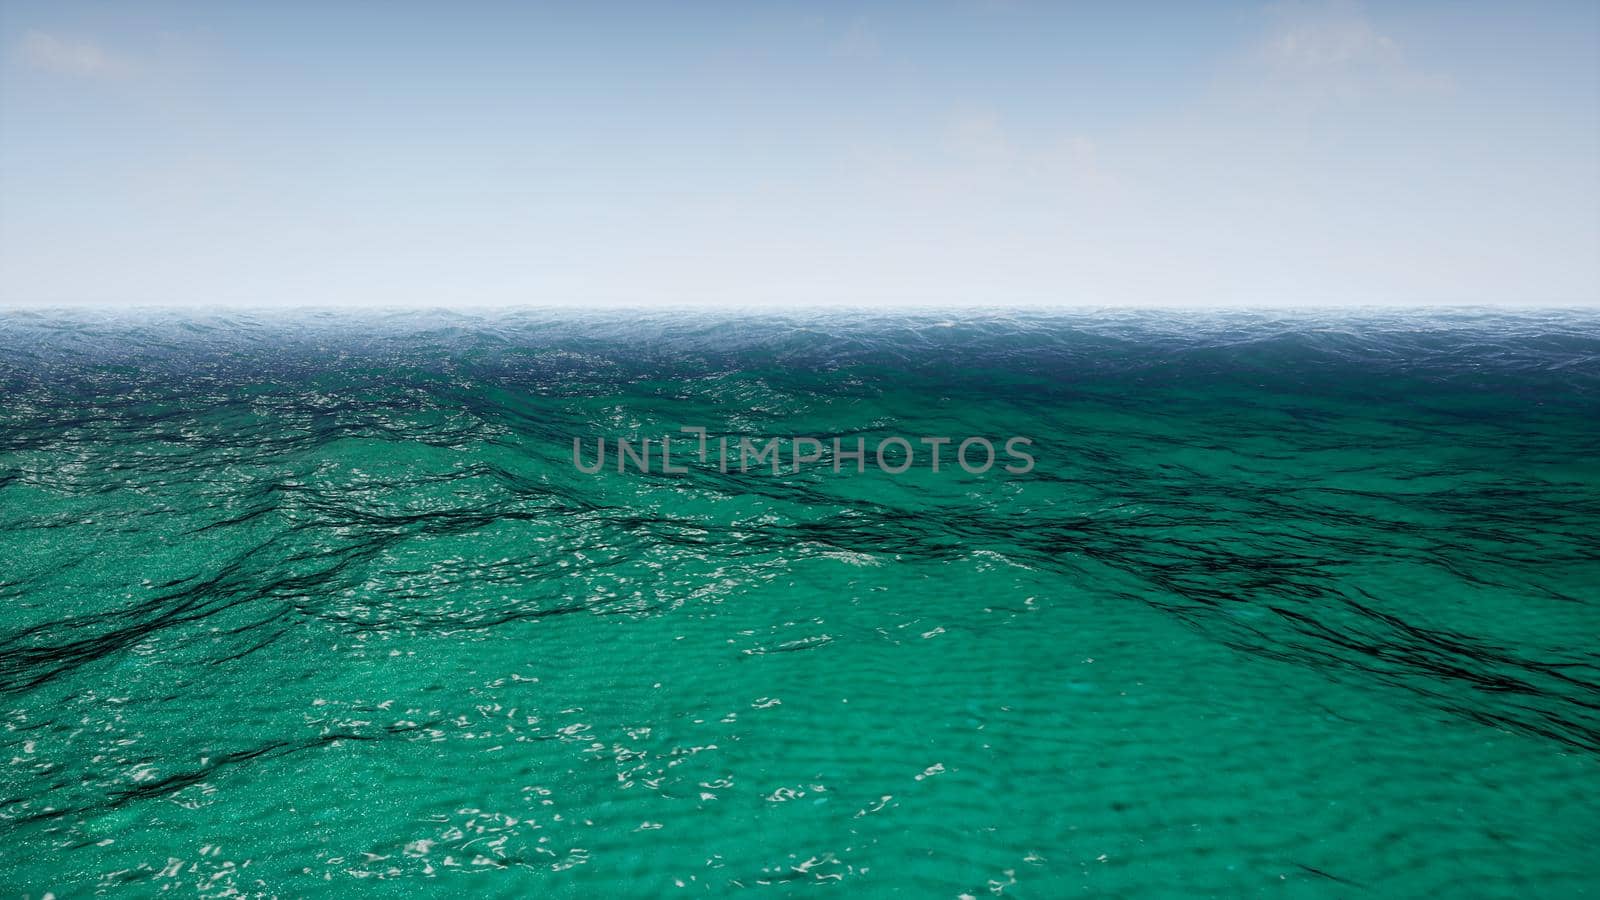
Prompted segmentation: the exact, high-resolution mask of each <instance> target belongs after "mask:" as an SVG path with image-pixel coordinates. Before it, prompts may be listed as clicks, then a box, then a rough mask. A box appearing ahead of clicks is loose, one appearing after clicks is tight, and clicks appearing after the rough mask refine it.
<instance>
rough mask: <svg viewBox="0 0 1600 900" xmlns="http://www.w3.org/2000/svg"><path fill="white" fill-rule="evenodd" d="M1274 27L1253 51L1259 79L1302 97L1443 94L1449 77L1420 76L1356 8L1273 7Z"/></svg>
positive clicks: (1336, 5) (1344, 5)
mask: <svg viewBox="0 0 1600 900" xmlns="http://www.w3.org/2000/svg"><path fill="white" fill-rule="evenodd" d="M1272 12H1273V13H1274V16H1275V18H1276V22H1275V27H1274V28H1273V29H1272V30H1271V31H1270V32H1269V33H1268V34H1267V35H1266V37H1265V39H1264V40H1262V42H1261V43H1260V44H1259V45H1258V46H1257V48H1256V52H1255V54H1254V59H1253V63H1254V67H1255V69H1256V73H1257V76H1258V77H1264V79H1265V81H1266V82H1267V83H1268V84H1270V85H1273V86H1275V87H1276V88H1278V89H1285V88H1287V89H1290V90H1293V91H1296V92H1299V93H1301V94H1303V95H1321V96H1324V97H1334V98H1338V99H1341V100H1354V99H1358V98H1361V97H1364V96H1370V95H1373V94H1379V93H1392V92H1396V91H1398V92H1402V93H1409V94H1422V93H1438V92H1444V91H1448V90H1449V89H1450V88H1451V86H1452V83H1451V81H1450V79H1449V78H1447V77H1444V76H1441V75H1437V74H1434V73H1431V72H1427V71H1424V70H1423V69H1421V68H1420V67H1418V66H1417V65H1416V64H1415V63H1414V62H1413V61H1412V60H1410V59H1409V58H1408V57H1407V55H1406V52H1405V49H1404V47H1403V46H1402V45H1401V43H1400V41H1398V40H1397V39H1395V38H1394V37H1393V36H1391V35H1389V34H1386V33H1384V32H1382V31H1380V30H1379V29H1378V28H1377V27H1376V26H1375V25H1373V23H1372V21H1371V20H1370V19H1369V18H1368V17H1367V15H1366V13H1365V11H1364V10H1363V9H1362V8H1361V7H1360V6H1358V5H1355V4H1353V3H1348V2H1332V3H1326V4H1305V3H1290V4H1284V5H1280V6H1276V7H1273V8H1272Z"/></svg>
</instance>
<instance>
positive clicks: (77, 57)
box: [16, 31, 136, 78]
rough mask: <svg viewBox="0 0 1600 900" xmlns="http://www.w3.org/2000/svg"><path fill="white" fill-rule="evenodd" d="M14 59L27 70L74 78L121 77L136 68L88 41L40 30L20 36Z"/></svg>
mask: <svg viewBox="0 0 1600 900" xmlns="http://www.w3.org/2000/svg"><path fill="white" fill-rule="evenodd" d="M16 58H17V60H18V61H19V62H21V63H22V65H24V66H27V67H28V68H30V69H34V70H37V71H40V72H52V73H55V74H57V75H70V76H74V77H77V78H121V77H124V76H127V75H130V74H132V73H133V72H134V71H135V69H136V67H135V65H134V64H133V62H132V61H131V60H129V59H126V58H124V57H121V56H118V55H116V54H113V53H110V52H108V51H107V50H105V49H104V48H102V47H101V46H100V45H99V44H98V43H96V42H94V41H92V40H89V39H87V38H73V37H62V36H58V35H54V34H47V33H45V32H43V31H30V32H28V33H27V34H25V35H23V37H22V40H21V42H19V43H18V45H17V48H16Z"/></svg>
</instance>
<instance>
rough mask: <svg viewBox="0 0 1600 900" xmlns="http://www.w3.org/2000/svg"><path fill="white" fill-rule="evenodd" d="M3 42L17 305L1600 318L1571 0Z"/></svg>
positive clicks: (1, 237) (440, 9) (995, 10)
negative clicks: (826, 308)
mask: <svg viewBox="0 0 1600 900" xmlns="http://www.w3.org/2000/svg"><path fill="white" fill-rule="evenodd" d="M0 54H3V58H0V306H35V305H72V304H94V305H109V306H150V305H156V306H198V307H211V306H244V307H280V306H347V305H349V306H417V305H421V306H442V307H484V306H499V305H530V306H564V305H578V306H585V307H588V306H603V305H616V306H629V307H632V306H651V305H670V306H695V305H701V304H705V305H715V306H733V307H748V308H754V309H781V308H785V307H796V306H812V305H829V304H844V305H850V306H861V307H868V308H877V307H890V306H895V307H905V306H989V307H993V306H1060V307H1082V306H1237V305H1244V306H1258V307H1259V306H1269V307H1310V306H1319V307H1320V306H1338V305H1401V306H1410V305H1441V304H1443V305H1457V304H1463V305H1482V304H1492V305H1501V304H1506V305H1535V306H1575V305H1582V306H1597V305H1600V4H1596V3H1594V2H1592V0H1590V2H1571V3H1564V2H1546V3H1538V2H1535V3H1525V4H1524V3H1499V2H1497V3H1482V2H1473V0H1465V2H1438V3H1405V2H1387V3H1383V4H1371V5H1367V6H1363V5H1359V4H1356V3H1353V2H1305V3H1275V4H1269V5H1262V4H1260V3H1237V4H1234V3H1225V2H1218V3H1150V2H1124V3H1100V4H1088V3H1043V2H1030V0H1010V2H1005V0H957V2H936V0H935V2H917V3H899V2H884V3H872V2H866V3H791V2H778V0H746V2H737V3H732V2H728V3H717V2H703V3H671V4H668V3H649V4H645V3H638V4H630V3H604V2H595V3H578V4H559V5H558V4H548V5H546V4H534V3H528V4H523V3H516V4H512V3H504V4H497V3H491V2H476V3H443V2H438V3H428V4H422V3H406V2H394V3H383V4H378V3H358V2H345V3H337V2H336V3H319V4H313V3H286V4H262V3H243V2H239V3H230V2H216V3H206V4H200V3H191V2H179V3H163V2H138V3H128V2H113V3H74V2H61V0H54V2H32V0H5V2H4V3H3V4H0Z"/></svg>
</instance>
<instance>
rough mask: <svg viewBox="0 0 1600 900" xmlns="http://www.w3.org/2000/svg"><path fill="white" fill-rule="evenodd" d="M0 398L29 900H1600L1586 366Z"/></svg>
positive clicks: (222, 339) (678, 343)
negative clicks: (423, 898)
mask: <svg viewBox="0 0 1600 900" xmlns="http://www.w3.org/2000/svg"><path fill="white" fill-rule="evenodd" d="M0 387H3V391H4V394H3V396H4V398H5V402H4V403H3V404H0V722H3V724H4V728H3V730H0V742H3V748H0V760H3V763H0V789H3V790H0V800H3V804H0V832H3V834H4V840H3V841H0V893H4V894H5V895H7V896H19V895H26V896H33V897H40V896H44V895H46V894H51V893H53V894H54V895H55V896H56V897H62V898H65V897H79V896H90V895H105V896H112V897H144V896H153V895H156V894H158V893H164V894H166V895H169V896H192V897H230V896H252V897H254V896H282V897H305V896H338V897H343V896H372V897H390V896H395V897H399V896H410V895H415V894H419V893H420V894H425V895H434V896H484V897H585V898H592V897H634V896H637V897H661V896H686V897H687V896H701V895H709V896H722V895H731V894H736V893H737V894H744V893H747V892H748V893H751V894H752V895H753V896H795V895H799V894H802V893H804V894H805V895H807V896H813V895H816V894H814V893H813V890H818V891H832V892H843V893H842V894H837V893H835V894H832V895H839V896H851V897H855V896H863V897H874V896H899V897H943V898H952V900H954V898H959V897H969V898H975V897H986V896H995V895H1002V896H1009V897H1022V898H1039V897H1043V898H1058V897H1077V896H1095V897H1101V896H1104V897H1126V898H1141V897H1175V896H1191V897H1219V898H1233V897H1255V896H1261V897H1274V898H1280V897H1283V898H1292V897H1361V896H1372V897H1431V896H1439V897H1533V896H1538V897H1576V896H1593V895H1595V894H1597V893H1600V855H1597V854H1596V853H1595V852H1594V847H1595V846H1596V845H1597V843H1600V593H1597V588H1600V312H1595V311H1589V312H1572V311H1565V312H1563V311H1550V312H1537V311H1530V312H1515V313H1509V312H1494V311H1485V310H1454V311H1431V312H1394V311H1345V312H1297V313H1268V312H1227V313H1205V312H1154V311H1150V312H1129V311H1099V312H1089V311H1085V312H1076V313H1051V314H1045V313H1022V312H1003V311H995V312H981V313H980V312H965V313H949V312H931V313H914V314H913V313H907V314H889V313H885V314H867V313H861V312H850V313H846V312H826V311H818V312H808V313H795V314H791V315H763V316H746V317H735V316H728V315H719V314H712V313H689V312H663V311H653V312H637V313H600V312H594V313H574V312H561V311H507V312H496V313H487V312H486V313H476V314H467V313H451V312H420V311H412V312H395V313H380V312H369V313H354V312H340V313H333V312H312V311H307V312H299V313H264V314H245V313H214V314H213V313H181V312H142V313H111V312H84V311H79V312H9V313H3V314H0ZM702 435H703V438H702ZM663 439H666V440H670V451H669V452H670V459H660V458H652V457H651V455H650V454H652V453H659V452H660V450H661V449H662V448H663V447H666V446H668V445H667V444H665V443H663ZM1013 439H1020V440H1021V441H1024V442H1022V443H1014V444H1013V443H1008V442H1010V441H1012V440H1013ZM702 440H704V442H705V443H704V446H705V447H706V448H708V450H709V452H707V453H706V454H705V455H704V457H703V458H702V456H701V455H700V452H699V451H700V448H701V447H702V444H701V441H702ZM618 441H623V442H626V443H627V444H628V448H627V449H630V450H631V449H632V448H635V447H641V448H645V452H644V453H642V454H640V457H642V458H643V460H644V462H645V465H639V464H637V462H638V459H637V458H634V457H630V456H628V455H625V454H624V455H621V456H620V458H621V459H622V461H623V465H622V466H621V469H620V471H619V468H618V466H617V461H618V458H619V454H618V453H617V452H616V451H617V450H618V449H619V448H618V444H617V442H618ZM645 441H653V442H655V443H653V444H645V443H644V442H645ZM772 441H776V444H775V452H772V453H770V454H768V455H765V456H758V457H757V459H756V462H755V464H753V465H749V464H747V463H749V460H748V458H740V456H739V453H738V452H737V450H738V449H740V448H741V445H742V443H743V442H748V446H749V448H751V449H753V450H756V451H764V450H766V449H767V448H768V446H769V442H772ZM836 442H837V443H836ZM885 442H888V443H887V444H886V443H885ZM575 444H576V446H577V448H578V452H577V454H576V456H575V453H574V447H575ZM963 445H966V450H967V454H966V455H965V456H960V457H958V450H960V449H961V448H962V446H963ZM605 446H609V450H608V451H607V453H608V455H607V456H606V457H605V459H604V463H605V464H604V465H603V466H602V467H601V468H600V469H599V470H598V471H595V472H590V471H586V469H590V468H593V467H594V464H595V463H596V461H597V458H596V450H597V448H600V447H605ZM723 446H727V447H732V448H734V450H735V452H733V453H732V458H731V462H730V458H729V456H728V455H725V454H720V453H719V452H718V451H717V448H719V447H723ZM880 447H881V448H885V450H884V453H883V455H882V456H880V455H879V454H878V452H877V451H878V449H879V448H880ZM985 447H987V448H989V452H986V451H985V449H984V448H985ZM650 448H655V449H650ZM856 448H860V453H861V455H860V457H859V458H857V457H856V456H854V455H852V454H850V453H848V452H846V451H851V450H855V449H856ZM1008 448H1009V449H1010V450H1017V451H1021V452H1022V453H1025V454H1026V455H1027V456H1028V457H1029V460H1030V462H1029V463H1028V464H1024V463H1022V460H1021V456H1020V455H1008ZM991 452H992V454H993V457H994V458H993V460H992V464H991V465H988V466H987V467H985V466H983V465H982V463H984V462H985V460H987V459H988V458H989V456H990V453H991ZM936 453H937V454H938V456H937V459H938V460H939V463H940V466H939V468H938V470H937V471H935V470H934V468H933V465H934V461H935V458H936V457H935V454H936ZM797 460H798V461H797ZM963 462H967V463H970V465H965V464H963ZM662 463H666V465H665V466H663V465H662ZM774 465H775V466H776V471H774ZM647 467H648V471H645V468H647ZM902 469H903V470H902Z"/></svg>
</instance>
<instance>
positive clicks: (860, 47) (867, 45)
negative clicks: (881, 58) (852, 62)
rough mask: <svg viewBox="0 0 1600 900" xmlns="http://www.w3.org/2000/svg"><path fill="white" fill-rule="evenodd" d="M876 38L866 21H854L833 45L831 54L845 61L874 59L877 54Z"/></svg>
mask: <svg viewBox="0 0 1600 900" xmlns="http://www.w3.org/2000/svg"><path fill="white" fill-rule="evenodd" d="M879 49H880V48H879V46H878V36H877V35H876V34H874V33H873V31H872V28H871V26H869V25H868V24H867V20H866V19H856V20H855V21H854V22H851V23H850V27H849V29H847V30H846V31H845V33H844V34H843V35H841V36H840V37H839V39H838V40H837V41H834V43H833V53H834V55H835V56H841V57H844V58H845V59H876V58H877V56H878V53H879Z"/></svg>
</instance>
